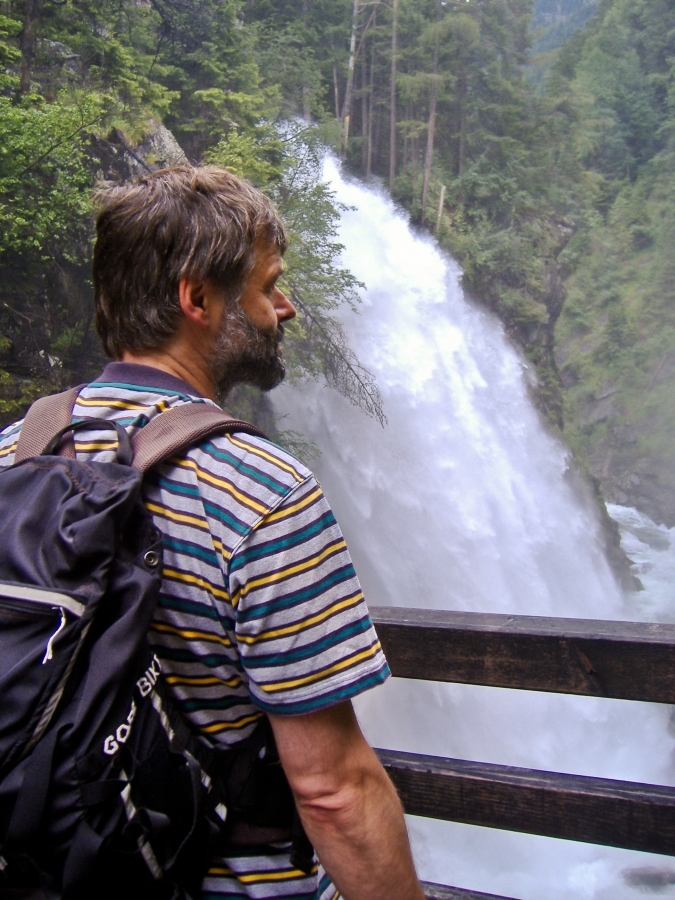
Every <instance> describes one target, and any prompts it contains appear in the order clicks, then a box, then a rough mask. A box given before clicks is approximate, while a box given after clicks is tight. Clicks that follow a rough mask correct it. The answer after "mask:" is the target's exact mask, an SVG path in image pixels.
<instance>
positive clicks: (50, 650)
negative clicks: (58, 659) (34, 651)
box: [42, 606, 66, 666]
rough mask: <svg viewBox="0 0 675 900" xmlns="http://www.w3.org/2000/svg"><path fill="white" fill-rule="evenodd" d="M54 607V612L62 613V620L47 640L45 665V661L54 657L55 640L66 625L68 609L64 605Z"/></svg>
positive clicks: (43, 662)
mask: <svg viewBox="0 0 675 900" xmlns="http://www.w3.org/2000/svg"><path fill="white" fill-rule="evenodd" d="M52 609H53V610H54V612H60V613H61V621H60V622H59V627H58V628H57V629H56V631H55V632H54V634H53V635H52V636H51V637H50V638H49V640H48V641H47V649H46V651H45V655H44V658H43V660H42V665H43V666H44V664H45V663H47V662H49V660H50V659H51V658H52V657H53V655H54V654H53V647H54V641H55V640H56V638H57V637H58V636H59V635H60V634H61V632H62V631H63V629H64V628H65V627H66V611H65V609H64V608H63V607H62V606H54V607H52Z"/></svg>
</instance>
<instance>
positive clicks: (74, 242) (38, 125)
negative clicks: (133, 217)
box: [0, 91, 106, 260]
mask: <svg viewBox="0 0 675 900" xmlns="http://www.w3.org/2000/svg"><path fill="white" fill-rule="evenodd" d="M105 111H106V102H105V98H104V97H102V96H101V95H97V94H91V93H85V92H82V91H78V92H73V93H69V94H65V93H64V94H61V95H60V96H59V97H58V98H57V99H56V100H55V101H54V102H52V103H47V102H45V101H44V100H43V99H42V98H40V97H37V96H35V95H31V96H29V97H28V98H27V100H26V101H24V102H23V103H21V104H16V103H14V102H12V101H11V100H9V99H8V98H6V97H0V197H1V198H2V199H1V201H0V254H3V255H7V256H9V257H12V256H25V255H29V256H30V257H31V258H34V259H35V258H38V259H42V260H46V259H48V258H50V257H54V256H56V255H58V254H62V255H63V256H64V258H66V259H71V260H76V259H79V258H81V256H82V254H83V253H86V249H87V248H86V235H87V231H88V226H89V222H88V215H89V211H90V205H89V199H88V195H89V187H90V176H89V174H88V172H87V169H86V166H85V162H86V140H87V137H88V135H89V133H90V132H91V130H92V129H95V128H96V127H97V126H99V125H100V124H101V122H102V120H103V118H104V116H105Z"/></svg>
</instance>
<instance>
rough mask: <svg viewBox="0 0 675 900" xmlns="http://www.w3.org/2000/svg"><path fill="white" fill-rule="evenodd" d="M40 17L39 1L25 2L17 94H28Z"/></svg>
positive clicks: (27, 0) (28, 0)
mask: <svg viewBox="0 0 675 900" xmlns="http://www.w3.org/2000/svg"><path fill="white" fill-rule="evenodd" d="M39 15H40V0H26V10H25V13H24V18H23V31H22V32H21V77H20V79H19V93H21V94H22V95H25V94H28V93H30V85H31V73H32V68H33V54H34V52H35V23H36V22H37V20H38V17H39Z"/></svg>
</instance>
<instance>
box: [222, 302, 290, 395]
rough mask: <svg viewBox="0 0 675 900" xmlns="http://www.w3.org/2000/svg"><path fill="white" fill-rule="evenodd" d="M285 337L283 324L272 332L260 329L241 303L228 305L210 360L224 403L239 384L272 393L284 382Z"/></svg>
mask: <svg viewBox="0 0 675 900" xmlns="http://www.w3.org/2000/svg"><path fill="white" fill-rule="evenodd" d="M283 336H284V329H283V326H282V325H279V326H278V327H277V328H275V329H273V330H272V331H269V330H266V329H262V328H259V327H258V326H257V325H255V323H253V322H252V321H251V320H250V319H249V318H248V316H247V315H246V313H245V312H244V311H243V310H242V309H241V307H240V306H239V305H238V304H237V303H234V304H232V306H228V308H227V309H226V310H225V312H224V313H223V318H222V325H221V330H220V334H219V335H218V338H217V340H216V345H215V347H214V348H213V350H212V352H211V357H210V360H209V368H210V372H211V377H212V378H213V382H214V384H215V385H216V390H217V391H218V397H219V399H220V400H221V401H222V400H223V399H224V398H225V397H226V396H227V394H228V393H229V392H230V391H231V390H232V388H233V387H235V385H238V384H250V385H252V386H253V387H257V388H259V389H260V390H261V391H271V390H272V388H275V387H276V386H277V385H278V384H280V383H281V382H282V381H283V380H284V376H285V375H286V366H285V364H284V360H283V356H282V351H281V341H282V339H283Z"/></svg>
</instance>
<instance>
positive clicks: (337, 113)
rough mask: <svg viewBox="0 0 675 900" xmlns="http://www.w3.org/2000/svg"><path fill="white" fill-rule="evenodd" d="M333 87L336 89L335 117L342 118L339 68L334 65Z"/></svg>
mask: <svg viewBox="0 0 675 900" xmlns="http://www.w3.org/2000/svg"><path fill="white" fill-rule="evenodd" d="M333 89H334V91H335V118H336V119H339V118H340V90H339V88H338V77H337V68H336V66H333Z"/></svg>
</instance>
